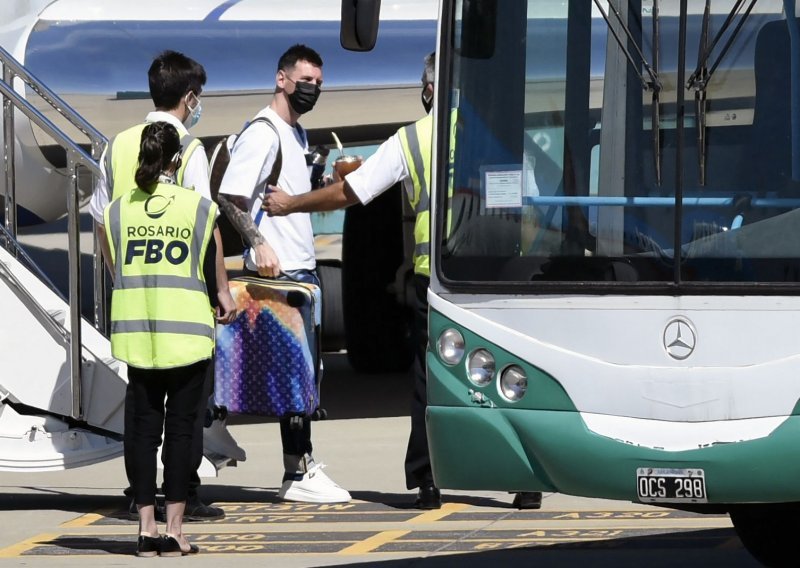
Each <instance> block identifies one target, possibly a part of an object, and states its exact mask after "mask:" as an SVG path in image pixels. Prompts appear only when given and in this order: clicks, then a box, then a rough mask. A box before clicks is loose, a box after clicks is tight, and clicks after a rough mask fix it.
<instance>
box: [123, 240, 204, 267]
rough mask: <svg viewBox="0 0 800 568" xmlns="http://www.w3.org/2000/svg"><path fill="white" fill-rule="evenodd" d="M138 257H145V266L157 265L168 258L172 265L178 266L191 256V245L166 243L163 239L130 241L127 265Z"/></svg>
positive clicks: (180, 242)
mask: <svg viewBox="0 0 800 568" xmlns="http://www.w3.org/2000/svg"><path fill="white" fill-rule="evenodd" d="M137 256H141V257H144V263H145V264H156V263H157V262H161V260H162V259H164V258H166V259H167V262H169V263H170V264H175V265H178V264H180V263H182V262H183V261H184V260H186V258H187V257H188V256H189V245H187V244H186V243H185V242H183V241H170V242H168V243H166V244H165V243H164V241H162V240H161V239H135V240H130V241H128V248H127V250H126V251H125V264H130V263H131V262H133V259H134V258H135V257H137Z"/></svg>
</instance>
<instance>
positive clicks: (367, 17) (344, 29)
mask: <svg viewBox="0 0 800 568" xmlns="http://www.w3.org/2000/svg"><path fill="white" fill-rule="evenodd" d="M380 11H381V0H342V23H341V28H340V32H339V42H340V43H341V44H342V47H343V48H345V49H349V50H350V51H370V50H371V49H372V48H373V47H375V40H376V39H377V37H378V16H379V15H380Z"/></svg>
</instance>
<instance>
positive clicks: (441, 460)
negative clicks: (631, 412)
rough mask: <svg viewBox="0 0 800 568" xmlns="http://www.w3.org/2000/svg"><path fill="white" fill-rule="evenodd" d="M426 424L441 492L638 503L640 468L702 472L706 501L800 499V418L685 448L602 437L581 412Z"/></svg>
mask: <svg viewBox="0 0 800 568" xmlns="http://www.w3.org/2000/svg"><path fill="white" fill-rule="evenodd" d="M623 420H624V419H623ZM631 420H634V419H631ZM427 425H428V440H429V443H430V452H431V460H432V465H433V472H434V478H435V481H436V484H437V486H439V487H441V488H446V489H465V490H492V491H494V490H496V491H556V492H560V493H565V494H570V495H580V496H586V497H595V498H606V499H621V500H628V501H639V498H638V495H637V470H638V469H639V468H674V469H686V468H693V469H702V470H703V473H704V476H705V480H706V482H705V483H706V493H707V499H708V503H712V504H726V503H780V502H789V501H800V451H798V450H799V449H800V448H798V446H800V443H799V442H800V416H789V417H786V419H785V420H784V421H783V422H782V423H781V424H780V425H779V426H778V427H777V428H775V429H774V430H773V431H772V432H771V433H770V434H769V435H767V436H764V437H760V438H757V439H752V440H746V441H740V442H732V443H719V444H711V445H708V446H707V447H698V448H696V449H689V450H682V451H666V450H659V449H654V448H649V447H642V446H639V445H635V444H631V443H626V442H624V441H620V440H616V439H612V438H609V437H606V436H602V435H599V434H597V433H595V432H593V431H591V430H590V429H589V428H588V427H587V426H586V423H585V421H584V420H583V419H582V417H581V414H580V413H579V412H574V411H547V410H530V409H528V410H524V409H519V410H517V409H507V408H479V407H467V408H464V407H452V406H435V405H434V406H429V407H428V410H427Z"/></svg>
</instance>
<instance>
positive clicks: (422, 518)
mask: <svg viewBox="0 0 800 568" xmlns="http://www.w3.org/2000/svg"><path fill="white" fill-rule="evenodd" d="M469 507H470V505H467V504H466V503H445V504H444V505H442V507H441V508H440V509H432V510H430V511H425V512H424V513H422V514H421V515H417V516H416V517H414V518H413V519H409V520H408V521H406V522H407V523H409V524H411V523H413V524H419V523H432V522H434V521H438V520H441V519H443V518H445V517H446V516H448V515H452V514H453V513H460V512H461V511H463V510H465V509H469Z"/></svg>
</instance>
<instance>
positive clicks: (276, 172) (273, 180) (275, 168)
mask: <svg viewBox="0 0 800 568" xmlns="http://www.w3.org/2000/svg"><path fill="white" fill-rule="evenodd" d="M256 122H263V123H266V125H267V126H269V127H270V128H271V129H272V131H273V132H274V133H275V136H277V137H278V153H277V154H276V155H275V161H274V162H273V164H272V170H270V172H269V175H268V176H267V180H266V181H267V185H275V184H277V183H278V178H279V177H280V175H281V166H282V165H283V153H282V152H281V135H280V133H279V132H278V129H277V127H276V126H275V125H274V124H273V123H272V121H271V120H270V119H268V118H267V117H266V116H258V117H256V118H254V119H253V120H251V121H250V122H248V123H247V124H245V125H244V128H242V129H241V130H240V131H239V134H238V135H237V136H236V140H234V142H233V147H234V148H235V147H236V144H237V143H238V142H239V139H240V138H241V137H242V134H243V133H244V131H245V130H247V129H248V128H249V127H250V126H251V125H253V124H255V123H256ZM231 150H233V148H231ZM266 159H267V158H266V157H265V158H264V160H265V161H266ZM264 189H266V187H265V188H264Z"/></svg>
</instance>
